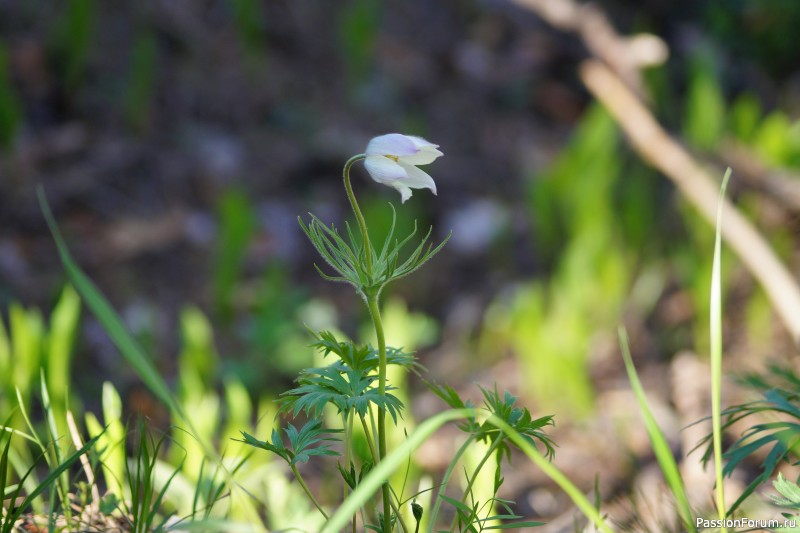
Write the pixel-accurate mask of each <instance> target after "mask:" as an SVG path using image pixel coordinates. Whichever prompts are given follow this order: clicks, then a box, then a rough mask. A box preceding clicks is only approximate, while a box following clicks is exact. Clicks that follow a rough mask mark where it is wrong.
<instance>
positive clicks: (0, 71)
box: [0, 41, 23, 149]
mask: <svg viewBox="0 0 800 533" xmlns="http://www.w3.org/2000/svg"><path fill="white" fill-rule="evenodd" d="M6 56H7V54H6V47H5V46H4V45H3V43H2V41H0V148H3V149H5V148H9V147H10V146H11V144H12V142H13V140H14V137H15V136H16V134H17V131H18V130H19V128H20V126H21V125H22V118H23V115H22V107H21V104H20V102H19V99H18V98H17V95H16V93H15V92H14V88H13V87H12V85H11V78H10V76H9V72H10V69H9V64H8V58H7V57H6Z"/></svg>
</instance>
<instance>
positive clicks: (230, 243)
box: [213, 189, 256, 319]
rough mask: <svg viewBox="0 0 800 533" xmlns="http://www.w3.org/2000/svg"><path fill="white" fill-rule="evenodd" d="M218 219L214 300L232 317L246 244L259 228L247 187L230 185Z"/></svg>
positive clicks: (221, 200) (219, 309) (219, 311)
mask: <svg viewBox="0 0 800 533" xmlns="http://www.w3.org/2000/svg"><path fill="white" fill-rule="evenodd" d="M217 223H218V224H219V240H218V245H217V256H216V260H215V266H214V279H213V282H214V303H215V306H216V309H217V312H218V313H220V315H221V316H222V317H223V318H226V319H230V318H231V317H232V313H233V306H234V298H235V289H236V286H237V281H238V280H239V279H240V278H241V273H242V272H241V270H242V267H243V264H244V260H245V254H246V253H247V246H248V245H249V244H250V240H251V238H252V236H253V234H254V232H255V230H256V214H255V209H254V207H253V205H252V203H251V201H250V199H249V197H248V195H247V194H246V193H245V192H244V191H242V190H239V189H231V190H228V191H225V192H224V193H223V194H222V197H221V198H220V200H219V204H218V207H217Z"/></svg>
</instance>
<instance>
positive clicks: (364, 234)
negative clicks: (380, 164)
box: [342, 154, 372, 282]
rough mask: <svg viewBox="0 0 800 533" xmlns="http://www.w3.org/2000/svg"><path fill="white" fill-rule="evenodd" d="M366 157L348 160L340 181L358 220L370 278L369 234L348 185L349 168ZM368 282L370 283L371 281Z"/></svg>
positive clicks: (359, 156) (357, 156)
mask: <svg viewBox="0 0 800 533" xmlns="http://www.w3.org/2000/svg"><path fill="white" fill-rule="evenodd" d="M366 157H367V156H366V155H365V154H358V155H354V156H353V157H351V158H350V159H348V160H347V163H345V164H344V170H343V171H342V179H343V180H344V188H345V190H346V191H347V199H348V200H350V206H351V207H352V208H353V213H355V215H356V220H358V227H359V229H360V230H361V240H362V241H363V244H364V261H365V262H366V265H367V274H369V276H370V277H372V248H371V246H370V242H369V233H368V232H367V221H366V220H364V215H363V214H361V209H360V208H359V207H358V201H356V195H355V194H354V193H353V186H352V185H351V184H350V168H351V167H352V166H353V164H355V163H356V162H358V161H361V160H362V159H366ZM370 282H372V280H371V279H370Z"/></svg>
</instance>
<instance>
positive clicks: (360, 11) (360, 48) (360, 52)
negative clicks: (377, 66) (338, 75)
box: [339, 0, 381, 88]
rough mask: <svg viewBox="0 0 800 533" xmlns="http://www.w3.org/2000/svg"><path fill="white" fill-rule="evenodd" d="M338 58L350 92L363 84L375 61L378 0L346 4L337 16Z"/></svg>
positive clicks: (379, 10) (363, 0)
mask: <svg viewBox="0 0 800 533" xmlns="http://www.w3.org/2000/svg"><path fill="white" fill-rule="evenodd" d="M339 13H340V14H339V17H340V18H339V47H340V50H341V53H340V54H339V57H341V58H342V61H343V62H344V67H345V72H346V73H347V79H348V81H349V83H350V86H351V88H352V87H354V86H356V85H357V84H359V83H362V82H364V81H365V80H366V78H367V77H368V75H369V74H370V70H371V69H372V66H373V61H374V58H375V41H376V39H377V36H378V30H379V28H380V26H381V25H380V24H379V19H380V15H381V3H380V2H379V1H378V0H348V1H347V2H346V3H345V5H343V6H342V9H341V10H340V12H339Z"/></svg>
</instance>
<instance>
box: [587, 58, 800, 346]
mask: <svg viewBox="0 0 800 533" xmlns="http://www.w3.org/2000/svg"><path fill="white" fill-rule="evenodd" d="M580 74H581V79H582V80H583V82H584V83H585V84H586V86H587V87H588V88H589V90H590V91H591V93H592V94H593V95H594V96H595V98H597V99H598V100H599V101H600V102H601V103H602V104H603V105H604V106H605V107H606V108H607V109H608V111H609V112H610V113H611V114H612V115H613V116H614V118H615V119H616V120H617V122H618V123H619V124H620V126H621V127H622V129H623V130H624V131H625V133H626V134H627V136H628V138H629V139H630V142H631V144H633V146H634V148H635V149H636V150H637V151H638V152H639V154H640V155H641V156H642V157H643V158H644V159H645V160H646V161H648V162H649V163H650V164H651V165H653V166H654V167H656V168H657V169H658V170H660V171H661V172H663V173H664V174H665V175H666V176H667V177H669V178H670V179H671V180H672V181H673V183H675V185H676V186H677V187H678V189H679V190H680V191H681V192H682V193H683V194H684V196H686V198H687V199H688V200H689V201H690V202H691V203H692V204H694V205H695V207H697V209H698V210H699V211H700V212H701V213H702V214H703V216H704V217H706V219H707V220H708V221H709V223H711V224H712V225H713V224H714V221H715V218H716V209H717V197H718V190H719V187H718V184H717V183H716V182H715V181H714V180H713V179H712V178H711V176H710V175H709V173H708V172H707V171H706V170H704V169H703V168H701V167H700V165H699V164H698V163H697V162H696V161H695V160H694V159H693V158H692V157H691V156H690V155H689V153H688V152H687V151H686V149H684V148H683V147H682V146H681V145H680V144H679V143H678V142H677V141H675V140H674V139H673V138H672V137H670V136H669V135H668V134H667V132H665V131H664V129H663V128H662V127H661V126H660V125H659V124H658V122H656V120H655V118H654V117H653V115H652V114H651V113H650V112H649V111H648V110H647V109H646V108H645V106H644V105H642V103H641V101H640V100H639V99H638V98H637V97H636V95H634V94H633V92H631V90H630V89H628V87H627V86H626V85H625V84H624V83H623V82H622V81H621V80H620V78H619V77H618V76H617V75H615V74H614V73H613V72H612V71H611V70H610V69H609V68H608V67H606V66H605V65H603V64H602V63H600V62H599V61H597V60H591V59H590V60H587V61H585V62H584V63H583V64H582V65H581V67H580ZM714 174H717V175H719V176H721V175H722V172H721V171H719V170H717V171H714ZM723 202H724V205H723V217H724V219H723V220H724V221H723V224H722V237H723V239H724V240H725V242H726V244H727V245H728V246H730V248H731V249H732V250H733V251H734V252H735V253H736V254H737V255H738V256H739V258H740V259H741V261H742V263H744V265H745V266H746V267H747V268H748V269H749V270H750V272H751V273H752V274H753V276H754V277H755V278H756V279H757V280H758V281H759V283H760V284H761V286H762V287H763V288H764V290H765V292H766V293H767V295H768V297H769V298H770V301H772V304H773V305H774V307H775V309H776V310H777V312H778V315H779V316H780V317H781V319H782V321H783V323H784V325H785V326H786V328H787V329H788V330H789V332H790V333H791V335H792V338H793V340H794V342H795V346H800V289H798V285H797V282H796V280H795V279H794V278H793V277H792V275H791V274H790V273H789V271H788V270H787V269H786V267H785V266H784V265H783V264H782V263H781V262H780V260H779V259H778V258H777V257H776V255H775V253H774V252H773V251H772V248H771V247H770V246H769V244H768V243H767V241H766V240H765V239H764V238H763V237H762V236H761V235H760V234H759V233H758V230H756V228H755V227H754V226H753V225H752V224H750V222H749V221H748V220H747V219H746V218H745V217H744V216H742V214H741V213H739V211H738V210H737V209H736V208H735V207H734V206H733V204H731V203H730V202H729V201H728V200H723Z"/></svg>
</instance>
